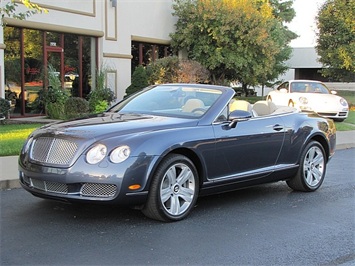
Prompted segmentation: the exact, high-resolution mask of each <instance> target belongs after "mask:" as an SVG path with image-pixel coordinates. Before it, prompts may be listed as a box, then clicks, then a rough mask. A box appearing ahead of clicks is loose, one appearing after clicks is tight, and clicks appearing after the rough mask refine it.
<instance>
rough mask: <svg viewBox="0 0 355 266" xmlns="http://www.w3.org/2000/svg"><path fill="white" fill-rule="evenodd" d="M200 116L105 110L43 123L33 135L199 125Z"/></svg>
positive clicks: (81, 135)
mask: <svg viewBox="0 0 355 266" xmlns="http://www.w3.org/2000/svg"><path fill="white" fill-rule="evenodd" d="M197 123H198V120H196V119H186V118H176V117H163V116H153V115H140V114H119V113H104V114H99V115H96V116H94V117H90V118H84V119H77V120H72V121H66V122H59V123H54V124H50V125H47V126H43V127H41V128H40V129H38V130H36V131H35V132H34V133H33V135H35V136H36V135H56V137H64V138H68V137H71V138H76V139H92V138H95V139H97V140H99V139H103V138H108V137H113V136H122V135H127V134H132V133H141V132H148V131H158V130H164V129H169V128H181V127H191V126H196V125H197Z"/></svg>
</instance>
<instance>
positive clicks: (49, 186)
mask: <svg viewBox="0 0 355 266" xmlns="http://www.w3.org/2000/svg"><path fill="white" fill-rule="evenodd" d="M29 181H30V184H29V185H30V186H31V187H33V188H36V189H38V190H42V191H46V192H53V193H59V194H68V186H67V185H66V184H63V183H58V182H49V181H42V180H38V179H34V178H29Z"/></svg>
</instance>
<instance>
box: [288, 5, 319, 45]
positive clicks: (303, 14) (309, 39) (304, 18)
mask: <svg viewBox="0 0 355 266" xmlns="http://www.w3.org/2000/svg"><path fill="white" fill-rule="evenodd" d="M325 1H326V0H295V1H294V3H293V9H294V10H295V12H296V17H295V18H294V19H293V20H292V22H291V23H290V24H289V25H288V27H289V29H290V30H292V31H293V32H295V33H296V34H297V35H299V36H300V37H298V38H297V39H294V40H293V41H292V42H291V44H290V45H291V47H314V46H315V45H316V40H317V39H316V30H317V25H316V23H315V17H316V16H317V14H318V9H319V7H321V6H322V4H323V3H324V2H325Z"/></svg>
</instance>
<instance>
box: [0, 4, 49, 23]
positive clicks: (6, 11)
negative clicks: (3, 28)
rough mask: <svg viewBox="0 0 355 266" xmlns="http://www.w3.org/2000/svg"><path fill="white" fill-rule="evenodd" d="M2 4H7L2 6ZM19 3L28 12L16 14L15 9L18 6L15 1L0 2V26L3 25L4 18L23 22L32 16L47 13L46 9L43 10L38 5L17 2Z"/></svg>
mask: <svg viewBox="0 0 355 266" xmlns="http://www.w3.org/2000/svg"><path fill="white" fill-rule="evenodd" d="M4 2H7V3H6V4H5V5H4ZM19 2H21V4H23V5H24V6H25V7H26V8H27V9H28V10H26V11H23V12H17V11H16V9H17V7H18V4H17V2H15V0H10V1H4V0H0V14H1V25H3V18H4V17H10V18H15V19H20V20H24V19H26V18H28V17H30V16H32V15H34V14H38V13H47V12H48V10H47V9H44V8H42V7H40V6H39V5H37V4H34V3H32V2H31V0H19Z"/></svg>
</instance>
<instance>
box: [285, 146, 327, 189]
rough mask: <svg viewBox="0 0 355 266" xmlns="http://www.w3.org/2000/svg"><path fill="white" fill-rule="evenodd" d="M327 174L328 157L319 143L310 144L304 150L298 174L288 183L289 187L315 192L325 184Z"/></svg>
mask: <svg viewBox="0 0 355 266" xmlns="http://www.w3.org/2000/svg"><path fill="white" fill-rule="evenodd" d="M325 172H326V156H325V152H324V149H323V147H322V145H320V144H319V142H317V141H312V142H310V143H308V145H307V146H306V148H305V149H304V150H303V152H302V154H301V159H300V166H299V169H298V172H297V174H296V175H295V176H294V177H293V178H292V179H290V180H288V181H287V185H288V186H289V187H290V188H292V189H294V190H299V191H315V190H317V189H318V188H319V187H320V186H321V185H322V183H323V180H324V176H325Z"/></svg>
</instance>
